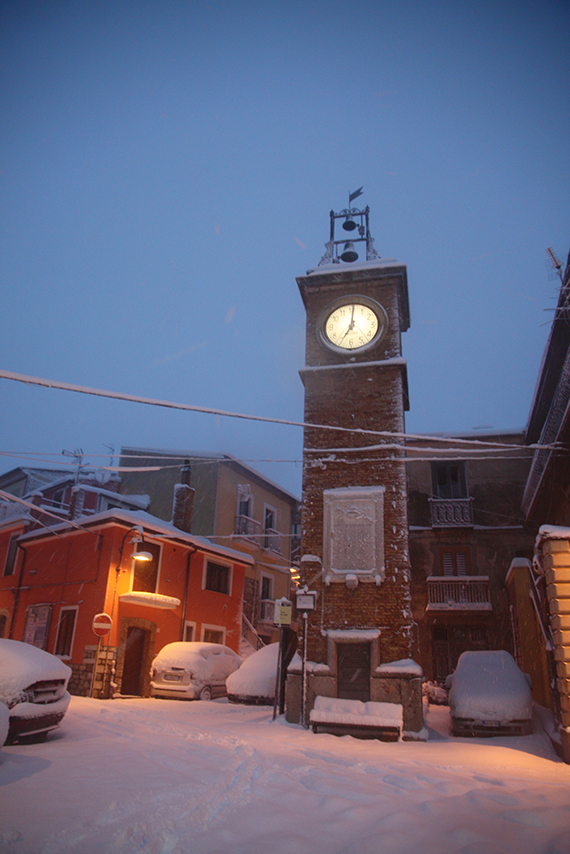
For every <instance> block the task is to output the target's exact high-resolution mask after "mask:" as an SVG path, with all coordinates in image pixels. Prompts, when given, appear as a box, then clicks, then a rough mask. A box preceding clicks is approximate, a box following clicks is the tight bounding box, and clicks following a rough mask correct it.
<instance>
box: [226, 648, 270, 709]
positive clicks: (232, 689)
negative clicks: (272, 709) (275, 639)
mask: <svg viewBox="0 0 570 854" xmlns="http://www.w3.org/2000/svg"><path fill="white" fill-rule="evenodd" d="M278 656H279V644H278V643H270V644H269V645H268V646H264V647H262V648H261V649H258V650H257V652H254V653H252V654H251V655H250V656H249V657H248V658H246V659H245V661H244V663H243V664H242V666H241V667H240V669H239V670H236V672H235V673H232V674H231V676H228V678H227V679H226V689H227V692H228V700H229V701H230V703H251V704H256V703H258V704H259V705H266V706H270V705H272V703H273V701H274V700H275V678H276V675H277V658H278Z"/></svg>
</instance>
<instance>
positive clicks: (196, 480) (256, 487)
mask: <svg viewBox="0 0 570 854" xmlns="http://www.w3.org/2000/svg"><path fill="white" fill-rule="evenodd" d="M120 465H121V468H123V469H128V468H129V467H130V466H132V467H133V468H137V469H138V468H143V469H144V468H159V469H160V470H159V471H142V472H141V471H133V473H132V474H131V473H130V472H129V471H128V470H126V471H123V472H122V483H121V493H122V494H123V495H128V494H131V493H135V494H137V493H147V494H148V496H149V499H150V503H149V512H151V513H153V515H155V516H158V517H159V518H162V519H165V520H169V519H171V518H172V496H173V494H174V491H175V489H176V488H177V485H178V484H179V483H181V482H182V483H184V484H186V485H191V488H192V490H193V491H194V495H195V497H194V502H193V507H192V512H191V515H190V517H189V518H188V519H187V520H186V521H185V523H184V526H185V528H186V529H187V531H188V532H190V531H191V532H192V533H193V534H196V535H198V536H202V537H207V538H208V539H209V540H211V542H213V543H217V544H219V545H224V546H230V547H231V548H233V549H236V550H238V551H242V552H243V553H244V554H246V555H248V556H249V558H251V561H250V562H249V563H248V564H247V567H246V577H245V583H244V608H243V613H244V635H245V637H247V639H248V640H249V642H250V643H251V644H252V645H254V646H256V645H258V644H259V642H263V643H270V642H272V641H274V640H277V639H278V629H276V628H275V627H274V625H273V617H274V609H275V600H277V599H281V598H282V597H286V598H290V596H291V567H292V566H295V565H296V563H297V562H298V542H299V540H298V532H297V520H298V517H299V501H298V499H297V498H296V497H295V496H294V495H291V494H290V493H289V492H287V491H286V490H284V489H282V488H281V487H279V486H277V484H274V483H273V482H272V481H270V480H268V479H267V478H265V477H264V476H263V475H262V474H260V473H259V472H257V471H255V469H252V468H251V467H249V466H247V465H245V464H244V463H242V462H240V461H239V460H237V459H235V458H234V457H232V456H229V455H227V454H203V453H199V452H190V451H172V450H167V451H160V450H156V449H148V448H146V449H145V448H123V449H122V451H121V462H120Z"/></svg>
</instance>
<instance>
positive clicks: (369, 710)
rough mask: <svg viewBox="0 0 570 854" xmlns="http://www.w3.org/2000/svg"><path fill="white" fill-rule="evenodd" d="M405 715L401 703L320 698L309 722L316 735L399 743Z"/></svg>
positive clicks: (316, 701)
mask: <svg viewBox="0 0 570 854" xmlns="http://www.w3.org/2000/svg"><path fill="white" fill-rule="evenodd" d="M403 713H404V710H403V707H402V705H401V704H400V703H372V702H368V703H363V702H361V701H360V700H340V699H338V698H336V697H317V698H316V700H315V705H314V708H313V709H311V714H310V716H309V719H310V722H311V726H312V728H313V732H329V733H332V734H333V735H353V736H355V737H356V738H378V739H380V740H381V741H398V740H399V738H400V736H401V734H402V726H403Z"/></svg>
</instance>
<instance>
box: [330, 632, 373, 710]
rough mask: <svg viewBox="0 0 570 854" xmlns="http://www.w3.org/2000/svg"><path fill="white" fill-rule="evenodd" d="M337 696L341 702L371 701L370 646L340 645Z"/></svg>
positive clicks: (361, 644) (356, 644)
mask: <svg viewBox="0 0 570 854" xmlns="http://www.w3.org/2000/svg"><path fill="white" fill-rule="evenodd" d="M336 656H337V696H338V697H339V699H341V700H362V701H363V702H364V703H367V702H368V700H370V644H369V643H339V644H337V646H336Z"/></svg>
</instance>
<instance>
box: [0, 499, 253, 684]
mask: <svg viewBox="0 0 570 854" xmlns="http://www.w3.org/2000/svg"><path fill="white" fill-rule="evenodd" d="M35 524H36V523H34V522H33V521H32V524H31V525H30V518H29V517H27V518H25V517H22V516H21V515H20V516H19V517H18V516H14V517H12V518H11V519H6V520H5V521H4V522H3V523H2V524H0V567H3V574H2V576H1V577H0V636H4V637H11V638H14V639H16V640H23V641H26V642H27V643H31V644H34V645H35V646H38V647H40V648H42V649H45V650H47V651H48V652H51V653H54V654H55V655H58V656H59V657H60V658H61V659H62V660H63V661H65V662H66V663H67V664H69V666H70V667H71V668H72V670H73V676H72V679H71V682H70V690H71V692H72V693H75V694H82V695H92V696H95V697H109V696H112V695H113V694H121V695H142V696H148V694H149V681H150V676H149V671H150V665H151V662H152V659H153V658H154V656H155V655H156V653H157V652H158V651H159V650H160V649H162V647H164V646H165V645H166V644H168V643H171V642H173V641H179V640H204V641H213V642H217V643H224V644H226V645H227V646H229V647H231V648H232V649H234V650H235V651H236V652H239V644H240V637H241V627H242V601H243V588H244V577H245V570H246V566H248V565H249V564H250V563H251V562H252V559H251V558H250V557H249V556H248V555H247V554H244V553H243V552H238V551H235V550H233V549H230V548H226V547H224V546H219V545H215V544H213V543H211V542H210V541H209V540H206V539H204V538H201V537H196V536H193V535H191V534H187V533H185V532H184V531H182V530H180V529H179V528H177V527H175V526H174V525H173V524H170V523H168V522H164V521H163V520H161V519H157V518H156V517H154V516H151V515H149V514H147V513H145V512H131V511H127V510H122V509H118V508H114V509H110V510H107V511H105V512H102V513H96V514H94V515H91V516H83V517H80V518H79V519H75V520H73V521H70V520H65V521H62V522H57V521H56V522H55V525H53V524H51V523H48V524H49V528H48V527H45V524H44V525H42V526H41V527H34V525H35ZM30 528H31V529H30ZM137 556H143V557H144V558H145V559H144V560H138V559H136V558H137ZM97 614H107V615H108V616H109V617H110V618H111V621H112V628H111V631H110V633H109V634H107V635H106V636H104V637H101V638H98V637H97V636H96V635H95V634H94V632H93V618H94V617H95V616H96V615H97Z"/></svg>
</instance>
